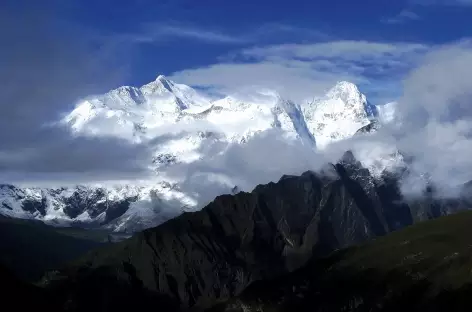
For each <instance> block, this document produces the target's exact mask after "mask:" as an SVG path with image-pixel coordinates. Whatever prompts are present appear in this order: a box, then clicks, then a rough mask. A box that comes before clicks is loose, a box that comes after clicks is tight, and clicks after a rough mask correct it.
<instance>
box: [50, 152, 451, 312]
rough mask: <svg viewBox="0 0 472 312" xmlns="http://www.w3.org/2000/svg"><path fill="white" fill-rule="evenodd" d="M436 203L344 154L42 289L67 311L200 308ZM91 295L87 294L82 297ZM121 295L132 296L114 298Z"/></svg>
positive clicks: (138, 241)
mask: <svg viewBox="0 0 472 312" xmlns="http://www.w3.org/2000/svg"><path fill="white" fill-rule="evenodd" d="M441 205H443V203H437V202H432V201H431V202H428V201H425V202H421V204H418V203H413V204H409V203H407V202H405V201H403V200H402V198H401V195H400V192H399V191H398V187H397V185H396V180H395V179H393V178H392V177H389V178H387V177H386V179H385V180H384V181H383V182H381V183H380V182H379V181H378V179H373V178H372V177H371V176H370V174H369V171H368V170H367V169H365V168H363V167H362V166H361V165H360V163H359V162H357V160H356V159H355V158H354V156H353V155H352V153H349V152H348V153H346V154H345V155H344V157H343V159H342V160H341V161H340V162H339V163H338V164H335V165H329V166H327V167H326V169H325V170H324V171H323V172H321V173H314V172H305V173H304V174H302V175H301V176H284V177H282V178H281V179H280V181H278V182H277V183H270V184H268V185H260V186H258V187H256V189H255V190H254V191H253V192H251V193H243V192H240V193H238V194H236V195H223V196H219V197H217V198H216V199H215V200H214V201H213V202H212V203H211V204H209V205H208V206H207V207H205V208H204V209H203V210H201V211H199V212H192V213H184V214H183V215H181V216H179V217H177V218H175V219H172V220H169V221H167V222H166V223H164V224H162V225H160V226H158V227H156V228H152V229H148V230H145V231H144V232H142V233H139V234H137V235H135V236H134V237H132V238H131V239H129V240H127V241H124V242H122V243H119V244H116V245H113V246H112V247H110V248H108V249H103V250H100V251H98V252H95V253H93V254H90V255H88V256H87V257H85V258H83V259H82V260H80V261H78V262H77V263H76V264H75V265H73V266H71V267H69V268H68V269H65V270H62V271H60V272H57V273H56V274H55V275H54V276H53V278H50V279H48V280H46V285H48V287H49V288H50V289H53V290H54V289H60V290H61V292H64V293H63V297H61V296H59V297H60V298H62V299H61V300H65V301H70V302H73V303H74V304H76V305H75V306H72V307H71V311H81V310H83V309H86V307H87V306H88V307H89V306H93V305H94V304H95V303H96V300H99V301H100V302H102V301H103V300H106V301H107V302H109V305H105V306H103V307H102V311H108V310H111V309H113V307H114V306H115V305H118V306H122V305H126V304H128V303H130V302H131V301H130V300H132V301H134V302H135V301H136V300H141V299H142V300H145V301H146V302H151V303H152V304H163V302H165V304H166V305H167V306H168V307H169V309H168V311H172V309H175V310H176V311H177V310H179V309H186V308H193V309H198V308H205V307H208V306H211V305H213V304H214V303H215V302H217V301H220V300H225V299H227V298H229V297H232V296H235V295H237V294H238V293H240V292H241V291H242V290H243V289H245V288H246V286H247V285H249V284H250V283H251V282H253V281H256V280H261V279H270V278H274V277H276V276H279V275H281V274H284V273H286V272H290V271H293V270H295V269H297V268H299V267H301V266H303V265H304V264H305V263H306V262H307V261H308V260H309V259H311V258H313V257H315V258H316V257H318V256H322V255H326V254H327V253H329V252H331V251H333V250H335V249H339V248H342V247H345V246H349V245H353V244H358V243H360V242H363V241H365V240H367V239H369V238H372V237H377V236H383V235H385V234H386V233H388V232H390V231H393V230H396V229H399V228H402V227H405V226H408V225H411V224H412V223H413V222H414V221H415V218H416V216H417V215H418V214H422V215H426V216H427V217H428V218H429V217H435V216H436V214H432V215H431V214H429V212H428V211H432V210H435V209H436V208H434V207H436V206H441ZM420 211H422V212H421V213H420ZM435 211H439V214H441V213H440V211H441V209H439V210H435ZM109 287H115V288H117V287H118V288H117V289H118V290H117V291H114V292H110V291H108V290H107V289H108V288H109ZM91 289H93V296H91V295H90V296H89V295H87V294H90V293H91ZM125 293H129V294H131V293H132V294H135V295H136V296H135V295H127V296H121V295H120V294H125ZM149 300H150V301H149ZM163 300H164V301H163ZM65 301H64V302H65ZM151 303H150V304H151Z"/></svg>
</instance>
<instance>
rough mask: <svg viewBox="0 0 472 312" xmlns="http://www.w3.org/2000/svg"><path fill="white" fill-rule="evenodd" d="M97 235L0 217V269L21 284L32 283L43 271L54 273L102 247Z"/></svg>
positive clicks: (91, 232) (100, 239)
mask: <svg viewBox="0 0 472 312" xmlns="http://www.w3.org/2000/svg"><path fill="white" fill-rule="evenodd" d="M100 235H102V234H101V233H100V234H99V233H95V232H93V231H90V232H88V231H86V230H81V229H60V228H54V227H52V226H48V225H45V224H44V223H42V222H39V221H32V220H20V219H11V218H6V217H0V265H3V266H4V267H6V268H8V269H9V270H11V271H12V272H13V273H14V274H15V275H16V276H17V277H19V278H21V279H23V280H28V281H34V280H37V279H39V278H40V277H41V276H42V275H43V274H44V272H45V271H47V270H53V269H57V268H59V267H61V266H62V265H65V264H66V263H67V262H68V261H71V260H74V259H76V258H77V257H80V256H81V255H83V254H84V253H86V252H87V251H89V250H91V249H93V248H96V247H99V246H103V243H102V241H103V237H100V238H99V236H100ZM105 237H106V236H105Z"/></svg>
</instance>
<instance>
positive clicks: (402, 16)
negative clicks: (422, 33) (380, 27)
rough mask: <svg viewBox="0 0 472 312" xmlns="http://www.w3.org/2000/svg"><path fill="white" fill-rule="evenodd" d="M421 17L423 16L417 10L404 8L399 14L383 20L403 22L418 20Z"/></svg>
mask: <svg viewBox="0 0 472 312" xmlns="http://www.w3.org/2000/svg"><path fill="white" fill-rule="evenodd" d="M420 19H421V17H420V16H419V15H418V14H416V13H415V12H413V11H410V10H406V9H404V10H402V11H400V13H398V14H397V15H395V16H393V17H389V18H386V19H382V20H381V21H382V22H383V23H385V24H403V23H406V22H409V21H418V20H420Z"/></svg>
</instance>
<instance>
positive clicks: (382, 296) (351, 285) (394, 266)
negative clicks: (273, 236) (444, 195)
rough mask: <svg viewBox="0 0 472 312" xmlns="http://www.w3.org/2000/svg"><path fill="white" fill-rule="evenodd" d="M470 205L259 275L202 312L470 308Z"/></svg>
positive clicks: (449, 309) (334, 311)
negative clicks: (285, 270) (279, 273)
mask: <svg viewBox="0 0 472 312" xmlns="http://www.w3.org/2000/svg"><path fill="white" fill-rule="evenodd" d="M471 224H472V212H463V213H458V214H456V215H453V216H447V217H441V218H439V219H437V220H434V221H426V222H422V223H419V224H417V225H414V226H412V227H409V228H407V229H405V230H402V231H399V232H395V233H391V234H389V235H388V236H386V237H382V238H378V239H376V240H375V241H373V242H371V243H368V244H366V245H363V246H359V247H351V248H348V249H345V250H340V251H337V252H334V253H333V254H332V255H330V256H329V257H327V258H323V259H314V260H312V261H310V262H309V263H308V264H307V265H306V266H305V267H303V268H301V269H299V270H297V271H296V272H293V273H291V274H288V275H285V276H283V277H280V278H277V279H274V280H267V281H258V282H255V283H253V284H252V285H250V286H249V287H248V288H247V289H246V290H245V291H244V292H243V294H241V295H240V296H239V297H237V298H233V299H231V300H230V301H229V302H226V303H223V304H220V305H217V306H215V307H213V309H211V310H209V312H210V311H211V312H243V311H271V312H285V311H287V312H288V311H291V312H292V311H297V312H308V311H309V312H317V311H324V312H337V311H392V312H394V311H428V312H435V311H438V312H439V311H470V310H471V308H472V296H471V295H472V274H471V268H472V239H471V237H472V227H471Z"/></svg>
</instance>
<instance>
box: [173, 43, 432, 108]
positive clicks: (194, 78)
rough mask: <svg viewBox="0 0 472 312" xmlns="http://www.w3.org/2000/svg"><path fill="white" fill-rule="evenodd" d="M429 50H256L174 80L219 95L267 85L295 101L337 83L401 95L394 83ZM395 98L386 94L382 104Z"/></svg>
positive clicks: (394, 46)
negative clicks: (353, 84) (347, 83)
mask: <svg viewBox="0 0 472 312" xmlns="http://www.w3.org/2000/svg"><path fill="white" fill-rule="evenodd" d="M429 49H430V47H429V46H427V45H423V44H414V43H379V42H368V41H349V40H339V41H328V42H321V43H314V44H281V45H272V46H264V47H254V48H249V49H243V50H240V51H238V52H236V53H234V54H232V59H229V60H224V61H223V62H220V63H216V64H213V65H209V66H204V67H200V68H196V69H189V70H183V71H180V72H175V73H173V74H172V75H171V78H172V79H174V80H176V81H180V82H182V83H186V84H189V85H194V86H201V87H205V88H208V89H214V90H216V91H220V92H221V93H231V92H236V91H237V90H238V89H244V88H247V87H266V88H270V89H275V90H278V91H279V92H280V93H282V94H283V95H284V96H287V97H289V98H291V99H294V100H296V101H304V100H306V99H307V98H310V97H312V96H313V95H316V94H320V93H322V92H323V91H324V90H326V89H327V88H329V87H330V86H332V85H333V84H334V83H336V82H337V81H339V80H348V81H352V82H354V83H358V84H361V85H362V86H363V87H364V89H365V88H367V89H369V87H371V90H369V91H371V92H372V93H374V92H376V91H377V92H378V93H382V92H384V91H386V90H388V89H390V91H391V92H392V89H395V88H396V89H397V90H393V92H395V91H397V92H399V91H400V90H398V86H395V84H396V82H398V81H400V80H401V79H402V77H403V75H405V74H406V73H407V72H408V70H409V69H411V68H412V67H414V65H415V63H416V62H417V61H418V60H419V58H420V57H421V56H422V55H424V54H425V53H427V51H428V50H429ZM376 88H379V89H378V90H375V89H376ZM396 95H398V94H385V93H384V96H385V97H386V98H385V99H382V100H385V101H387V99H388V100H391V99H392V97H395V96H396Z"/></svg>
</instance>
